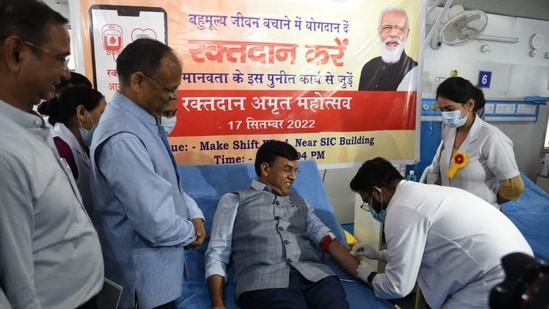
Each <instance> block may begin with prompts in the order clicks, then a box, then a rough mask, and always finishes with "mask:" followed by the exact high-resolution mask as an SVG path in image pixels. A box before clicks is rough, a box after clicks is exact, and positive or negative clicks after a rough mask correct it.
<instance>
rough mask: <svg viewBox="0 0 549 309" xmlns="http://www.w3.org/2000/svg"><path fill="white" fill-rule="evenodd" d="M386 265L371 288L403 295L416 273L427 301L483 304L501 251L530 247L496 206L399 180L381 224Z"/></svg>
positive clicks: (498, 274) (498, 277)
mask: <svg viewBox="0 0 549 309" xmlns="http://www.w3.org/2000/svg"><path fill="white" fill-rule="evenodd" d="M384 232H385V237H386V240H387V253H388V255H387V264H386V267H385V273H382V274H378V275H377V276H375V277H374V280H373V282H372V286H373V290H374V292H375V295H376V296H377V297H380V298H385V299H391V298H400V297H404V296H406V295H407V294H408V293H410V292H411V291H412V289H413V288H414V285H415V283H416V280H417V282H418V284H419V286H420V288H421V291H422V293H423V295H424V297H425V300H426V301H427V303H428V304H429V306H431V308H433V309H436V308H489V306H488V296H489V293H490V290H491V289H492V287H494V286H495V285H496V284H497V283H500V282H501V281H503V279H504V278H505V274H504V272H503V270H502V268H501V258H502V257H503V256H505V255H507V254H509V253H512V252H524V253H527V254H530V255H533V252H532V249H531V248H530V246H529V245H528V243H527V242H526V240H525V239H524V237H523V236H522V234H521V233H520V232H519V230H518V229H517V228H516V227H515V225H514V224H513V223H512V222H511V221H510V220H509V219H508V218H507V217H506V216H505V215H504V214H502V213H501V212H500V211H499V210H497V209H495V208H494V207H491V206H490V204H488V203H487V202H486V201H484V200H482V199H480V198H479V197H477V196H475V195H473V194H470V193H468V192H465V191H463V190H461V189H457V188H452V187H443V186H437V185H428V184H422V183H417V182H410V181H406V180H403V181H401V182H400V183H399V185H398V186H397V188H396V192H395V194H394V195H393V197H392V199H391V201H390V203H389V205H388V207H387V217H386V220H385V225H384Z"/></svg>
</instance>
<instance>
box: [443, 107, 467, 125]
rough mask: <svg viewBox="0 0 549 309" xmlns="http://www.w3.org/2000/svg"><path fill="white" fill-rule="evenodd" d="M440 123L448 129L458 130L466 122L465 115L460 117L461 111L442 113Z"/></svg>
mask: <svg viewBox="0 0 549 309" xmlns="http://www.w3.org/2000/svg"><path fill="white" fill-rule="evenodd" d="M442 122H443V123H444V125H446V126H448V127H451V128H459V127H462V126H463V125H464V124H465V123H466V122H467V115H465V116H464V117H461V111H452V112H442Z"/></svg>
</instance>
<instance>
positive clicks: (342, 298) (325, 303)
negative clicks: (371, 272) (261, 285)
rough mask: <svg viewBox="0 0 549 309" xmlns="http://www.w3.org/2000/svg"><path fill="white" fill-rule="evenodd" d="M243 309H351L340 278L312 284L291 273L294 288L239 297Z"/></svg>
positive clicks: (268, 290)
mask: <svg viewBox="0 0 549 309" xmlns="http://www.w3.org/2000/svg"><path fill="white" fill-rule="evenodd" d="M238 304H239V305H240V306H241V307H242V308H243V309H290V308H295V309H303V308H309V309H346V308H347V309H348V308H349V303H347V299H346V294H345V290H344V289H343V286H342V285H341V282H340V281H339V278H338V277H336V276H330V277H326V278H324V279H322V280H320V281H318V282H311V281H309V280H307V279H305V277H303V276H302V275H301V274H300V273H299V272H298V271H297V270H295V269H293V268H292V269H291V270H290V286H289V287H287V288H280V289H264V290H257V291H250V292H245V293H242V295H240V297H239V298H238Z"/></svg>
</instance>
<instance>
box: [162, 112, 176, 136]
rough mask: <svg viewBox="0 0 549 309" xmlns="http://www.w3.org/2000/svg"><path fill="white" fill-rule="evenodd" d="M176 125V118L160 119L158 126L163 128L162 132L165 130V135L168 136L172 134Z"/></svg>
mask: <svg viewBox="0 0 549 309" xmlns="http://www.w3.org/2000/svg"><path fill="white" fill-rule="evenodd" d="M176 123H177V117H176V116H173V117H170V118H168V117H165V116H162V117H160V125H162V126H163V127H164V130H166V135H170V133H172V131H173V129H175V125H176Z"/></svg>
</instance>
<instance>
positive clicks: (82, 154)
mask: <svg viewBox="0 0 549 309" xmlns="http://www.w3.org/2000/svg"><path fill="white" fill-rule="evenodd" d="M52 135H53V137H59V138H61V139H62V140H63V141H64V142H65V143H67V144H68V145H69V147H70V148H71V150H72V156H73V157H74V161H75V163H76V169H77V170H78V176H77V177H75V178H76V179H75V180H76V185H77V186H78V189H79V190H80V195H81V196H82V202H83V203H84V207H85V208H86V210H87V211H88V214H91V212H90V211H91V205H92V204H91V192H90V158H89V156H88V154H87V153H86V151H85V150H84V149H83V148H82V146H80V143H79V142H78V140H77V139H76V137H75V136H74V134H72V132H71V131H70V130H69V129H68V128H67V127H66V126H65V125H64V124H63V123H60V122H57V123H56V124H55V125H54V127H53V129H52ZM73 175H74V174H73Z"/></svg>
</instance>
